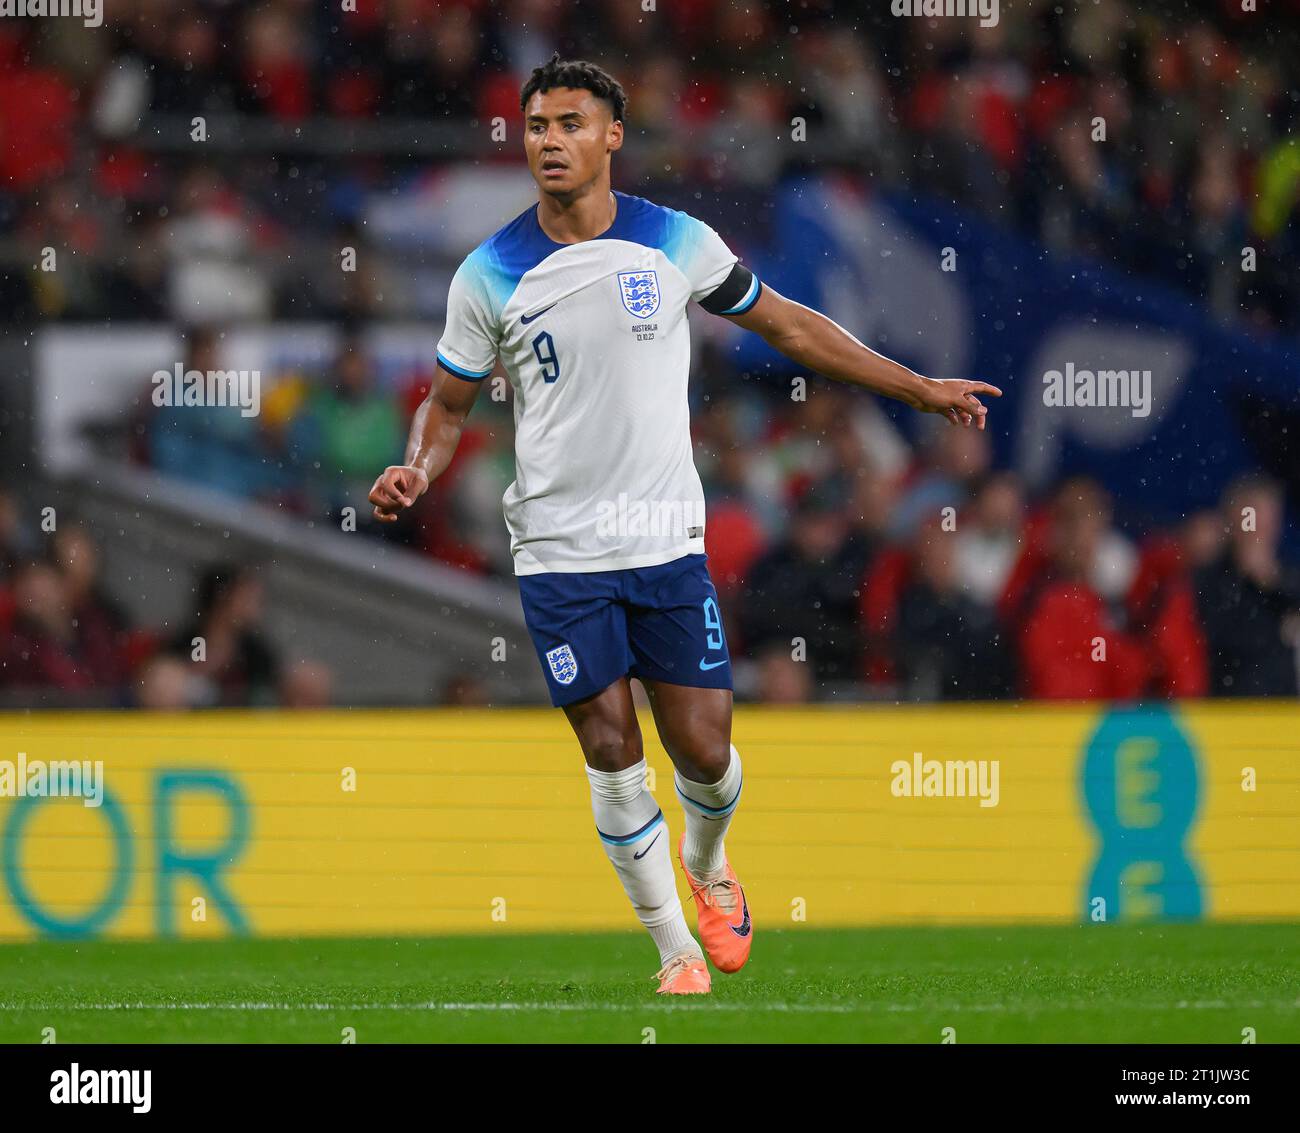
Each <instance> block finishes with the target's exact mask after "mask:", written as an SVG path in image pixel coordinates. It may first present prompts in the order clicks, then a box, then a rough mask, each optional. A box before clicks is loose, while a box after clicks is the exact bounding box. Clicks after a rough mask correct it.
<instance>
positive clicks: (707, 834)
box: [673, 744, 742, 881]
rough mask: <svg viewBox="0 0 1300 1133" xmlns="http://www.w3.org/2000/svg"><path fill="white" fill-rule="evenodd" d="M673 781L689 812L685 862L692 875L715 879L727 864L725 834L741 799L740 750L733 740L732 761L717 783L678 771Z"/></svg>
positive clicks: (709, 879)
mask: <svg viewBox="0 0 1300 1133" xmlns="http://www.w3.org/2000/svg"><path fill="white" fill-rule="evenodd" d="M673 781H674V782H675V783H676V784H677V796H678V798H680V799H681V800H682V809H683V810H684V811H685V812H686V844H685V845H684V846H683V847H682V862H683V864H684V865H685V866H686V868H687V869H688V870H690V871H691V876H692V877H695V878H697V879H699V880H700V881H716V880H717V879H718V878H719V877H721V876H722V871H723V869H724V867H725V865H726V852H725V850H724V849H723V845H722V838H723V836H724V835H725V834H726V833H727V827H729V826H730V825H731V816H732V814H734V813H735V810H736V806H737V805H738V804H739V802H740V788H741V786H742V776H741V771H740V752H738V751H737V750H736V746H735V744H732V746H731V762H730V763H729V764H727V770H726V772H725V773H724V774H723V776H722V778H721V779H719V780H718V781H717V782H716V783H695V782H692V781H691V780H690V779H683V778H682V775H681V772H679V771H678V772H674V773H673Z"/></svg>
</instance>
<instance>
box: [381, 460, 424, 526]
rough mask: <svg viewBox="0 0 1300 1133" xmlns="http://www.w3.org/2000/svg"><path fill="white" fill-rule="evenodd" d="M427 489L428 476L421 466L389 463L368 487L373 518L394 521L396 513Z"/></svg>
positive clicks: (388, 521) (386, 521)
mask: <svg viewBox="0 0 1300 1133" xmlns="http://www.w3.org/2000/svg"><path fill="white" fill-rule="evenodd" d="M428 490H429V477H428V476H427V475H426V474H425V472H424V470H423V469H422V468H414V467H412V466H411V465H408V464H393V465H390V466H389V467H388V468H385V469H384V471H383V473H382V475H381V476H380V477H379V479H378V480H376V481H375V486H374V487H373V488H371V489H370V502H371V503H372V504H374V505H375V518H376V519H377V520H379V521H380V523H396V522H397V516H398V513H399V512H400V511H401V510H402V509H403V508H407V507H411V506H412V505H413V504H414V503H415V501H416V500H418V499H419V498H420V497H421V496H422V495H424V493H425V492H427V491H428Z"/></svg>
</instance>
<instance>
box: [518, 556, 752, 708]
mask: <svg viewBox="0 0 1300 1133" xmlns="http://www.w3.org/2000/svg"><path fill="white" fill-rule="evenodd" d="M707 558H708V555H702V554H701V555H683V556H682V557H681V558H680V559H674V560H673V561H672V562H670V563H660V564H659V565H658V566H651V567H633V568H631V569H630V570H598V571H591V572H589V573H585V574H559V573H554V572H551V573H547V574H523V575H519V577H518V582H519V597H520V599H521V600H522V601H523V606H524V621H525V622H526V623H527V625H528V632H529V634H530V635H531V636H532V639H533V645H534V646H535V647H536V648H537V657H538V660H540V661H541V663H542V672H543V673H545V674H546V683H547V686H548V687H549V688H550V690H551V703H552V704H553V705H555V707H556V708H561V707H563V706H564V705H566V704H572V703H574V702H575V701H578V700H584V699H586V698H587V697H589V696H594V695H595V694H596V693H598V692H600V691H601V690H602V689H604V688H608V687H609V686H610V685H611V684H613V683H614V682H615V681H616V680H618V679H619V678H620V677H623V676H625V675H627V674H631V675H632V676H634V677H647V678H649V679H651V680H656V681H665V682H667V683H669V684H676V685H690V686H692V687H695V688H727V689H729V688H731V687H732V685H731V657H730V656H729V655H728V653H727V642H726V640H725V638H724V637H723V633H722V612H721V611H720V610H719V609H718V592H717V591H716V590H715V589H714V588H713V580H712V579H710V578H709V572H708V569H707V568H706V567H705V565H704V564H705V560H706V559H707Z"/></svg>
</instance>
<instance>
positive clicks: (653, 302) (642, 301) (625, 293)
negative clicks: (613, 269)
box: [618, 271, 659, 319]
mask: <svg viewBox="0 0 1300 1133" xmlns="http://www.w3.org/2000/svg"><path fill="white" fill-rule="evenodd" d="M618 291H619V294H620V295H621V296H622V297H623V306H624V307H626V308H627V309H628V310H629V311H631V312H632V314H634V315H635V316H636V317H637V318H638V319H648V318H649V317H650V316H651V315H653V314H654V313H655V312H656V311H657V310H659V276H658V275H656V274H655V273H654V272H653V271H621V272H619V273H618Z"/></svg>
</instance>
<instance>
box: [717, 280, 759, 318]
mask: <svg viewBox="0 0 1300 1133" xmlns="http://www.w3.org/2000/svg"><path fill="white" fill-rule="evenodd" d="M762 293H763V284H762V283H761V282H759V278H758V276H754V282H753V283H751V284H750V285H749V290H748V291H747V292H746V293H745V297H744V298H743V299H742V300H741V301H740V302H739V303H737V304H736V305H735V306H734V307H731V308H729V309H727V310H725V311H722V312H720V314H723V315H743V314H744V313H745V312H746V311H748V310H749V309H750V308H751V307H752V306H753V305H754V304H755V303H757V302H758V297H759V296H760V295H761V294H762Z"/></svg>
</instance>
